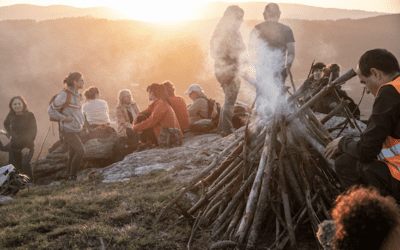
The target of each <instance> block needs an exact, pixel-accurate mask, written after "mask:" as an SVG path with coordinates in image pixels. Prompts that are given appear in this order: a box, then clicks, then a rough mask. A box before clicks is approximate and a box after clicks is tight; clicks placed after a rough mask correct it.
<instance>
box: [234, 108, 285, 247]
mask: <svg viewBox="0 0 400 250" xmlns="http://www.w3.org/2000/svg"><path fill="white" fill-rule="evenodd" d="M276 120H278V117H276V113H275V114H274V115H273V117H272V122H271V126H272V128H271V136H270V138H268V137H265V138H266V139H265V143H264V149H263V152H262V155H261V161H260V164H259V166H258V170H257V175H256V177H255V179H254V182H253V186H252V188H251V192H250V196H249V199H248V201H247V205H246V215H245V216H244V217H243V219H242V221H241V222H240V226H239V229H238V231H237V232H236V236H235V237H236V238H237V241H238V243H239V244H241V243H243V241H244V239H245V237H246V234H247V231H248V229H249V227H250V225H251V223H252V221H253V216H254V212H255V209H256V204H257V200H258V195H259V192H260V186H261V180H262V176H263V174H265V175H267V176H270V174H271V170H272V167H271V165H272V164H271V163H272V161H273V154H274V148H275V143H276V137H277V128H276V127H277V126H276V123H277V122H276ZM268 139H269V140H268ZM266 165H267V166H268V168H267V169H266V171H265V173H264V168H265V166H266Z"/></svg>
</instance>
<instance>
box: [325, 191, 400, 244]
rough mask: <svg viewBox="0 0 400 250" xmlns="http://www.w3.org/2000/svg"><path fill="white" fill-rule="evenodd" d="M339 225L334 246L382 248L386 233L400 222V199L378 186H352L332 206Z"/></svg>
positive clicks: (336, 222)
mask: <svg viewBox="0 0 400 250" xmlns="http://www.w3.org/2000/svg"><path fill="white" fill-rule="evenodd" d="M332 218H333V220H334V222H335V225H336V233H335V235H334V237H333V249H336V250H342V249H343V250H344V249H353V250H358V249H360V250H361V249H363V250H364V249H380V246H381V244H382V243H383V241H384V239H385V238H386V236H387V235H388V234H389V233H390V231H391V230H392V229H393V228H395V227H396V226H398V225H399V223H400V217H399V213H398V209H397V206H396V201H395V200H394V199H393V198H392V197H390V196H387V197H383V196H381V195H380V194H379V191H378V190H376V189H375V188H372V187H370V188H365V187H352V188H351V189H350V190H348V191H347V192H345V193H344V194H342V195H340V196H339V197H338V198H337V199H336V202H335V206H334V208H333V210H332Z"/></svg>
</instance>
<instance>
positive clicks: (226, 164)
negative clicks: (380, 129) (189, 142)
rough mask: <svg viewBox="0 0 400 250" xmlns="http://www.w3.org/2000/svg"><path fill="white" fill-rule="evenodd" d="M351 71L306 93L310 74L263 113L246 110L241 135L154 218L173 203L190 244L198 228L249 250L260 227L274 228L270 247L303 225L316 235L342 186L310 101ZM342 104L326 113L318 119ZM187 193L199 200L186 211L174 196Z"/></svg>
mask: <svg viewBox="0 0 400 250" xmlns="http://www.w3.org/2000/svg"><path fill="white" fill-rule="evenodd" d="M354 76H355V72H354V71H353V70H350V71H348V72H347V73H346V74H344V75H342V76H341V77H339V78H338V79H336V80H335V81H331V79H327V78H321V79H320V80H318V82H317V83H315V82H314V83H313V84H314V85H317V86H318V87H317V88H316V89H315V91H314V93H312V94H311V95H307V94H306V93H307V91H309V85H310V84H311V82H312V81H311V78H309V79H307V80H306V81H305V82H304V83H303V85H302V86H301V87H300V88H299V89H298V90H297V91H296V92H295V93H293V95H291V96H290V97H289V98H282V99H284V100H283V101H280V103H278V104H277V107H276V108H275V112H274V113H273V114H271V115H270V116H269V117H268V118H262V119H261V118H260V119H256V118H255V117H256V115H254V114H253V115H251V117H252V119H249V121H250V120H251V122H250V123H249V122H248V123H247V124H246V129H245V133H244V135H243V136H241V137H239V138H237V139H236V140H235V141H234V142H233V143H232V144H231V145H229V146H228V147H227V148H226V149H225V150H224V151H223V152H221V153H220V154H219V155H218V157H216V158H215V159H214V161H213V162H212V163H211V164H210V165H209V166H208V167H207V168H206V169H205V170H203V171H202V172H201V173H200V174H198V175H197V176H196V177H194V178H193V179H191V180H190V181H188V182H187V183H186V184H185V185H184V186H183V187H182V189H181V191H180V193H179V194H178V195H177V196H176V197H175V198H174V199H173V200H172V201H171V202H170V203H169V204H168V205H167V206H166V207H164V208H163V209H162V211H161V212H160V214H159V216H158V218H157V221H158V220H159V219H160V217H161V216H162V214H163V213H164V212H165V210H166V209H168V208H169V207H170V206H172V205H174V204H176V205H177V206H178V207H179V209H180V211H181V213H182V218H184V217H186V218H191V219H192V223H193V224H192V225H193V226H192V231H191V236H190V239H189V242H188V245H187V246H188V249H190V244H191V242H192V240H193V238H194V236H195V234H196V232H198V231H199V229H201V230H204V229H206V228H208V229H209V230H210V231H211V238H210V241H215V242H216V243H215V244H213V245H212V247H211V248H212V249H220V248H222V247H231V248H234V247H236V248H237V249H254V248H256V246H257V241H258V240H259V238H260V236H261V234H262V233H263V232H265V230H267V231H268V232H273V234H270V235H273V236H272V238H271V239H267V241H268V242H270V244H269V246H268V247H269V248H270V249H282V248H283V247H284V246H285V245H286V244H288V243H289V242H290V248H291V249H296V245H297V244H296V234H297V231H296V230H297V229H299V227H300V226H303V225H304V224H306V225H310V226H311V228H312V230H313V231H314V233H316V232H317V230H318V224H319V223H320V222H322V221H323V220H325V219H331V217H330V215H329V213H328V211H329V210H330V208H331V206H332V204H333V202H334V200H335V198H336V197H337V195H339V194H340V193H341V191H342V190H341V187H340V182H339V180H338V178H337V176H336V173H335V171H334V166H333V161H332V160H328V159H326V158H325V157H324V149H325V147H326V145H327V144H328V143H329V142H330V141H331V140H332V138H331V136H330V134H329V132H328V131H327V130H326V129H325V128H324V127H323V126H322V123H321V121H319V120H318V119H317V117H316V116H315V114H314V113H313V112H312V111H311V109H310V107H312V106H313V105H314V104H315V103H316V102H317V101H318V100H320V99H321V98H322V97H323V96H325V95H326V94H327V93H329V92H331V91H335V88H336V87H337V86H339V85H341V84H343V83H345V82H346V81H347V80H349V79H351V78H352V77H354ZM253 105H254V104H253ZM339 106H340V108H341V109H342V110H344V111H345V113H346V114H347V115H348V117H347V122H349V123H350V124H351V125H353V126H357V123H356V122H355V118H354V117H353V116H352V114H351V112H349V110H348V108H347V106H346V102H344V101H341V104H340V105H339ZM342 110H334V111H332V113H331V114H329V115H327V116H326V117H327V118H326V119H323V122H326V121H327V120H329V118H330V117H332V116H333V115H334V112H342ZM253 113H254V112H253ZM354 124H355V125H354ZM229 152H230V154H229V156H228V157H226V158H225V160H224V161H223V162H222V163H220V164H219V162H220V161H221V160H222V158H223V157H224V156H225V155H226V154H227V153H229ZM187 192H192V193H196V194H198V195H199V196H200V199H199V200H198V202H197V203H196V204H195V205H194V206H193V207H191V208H190V209H189V210H188V211H185V210H183V209H182V208H181V207H180V206H179V205H178V203H177V201H178V200H179V199H181V198H182V197H183V196H184V195H185V194H186V193H187ZM157 221H156V223H157ZM263 240H265V239H264V238H263Z"/></svg>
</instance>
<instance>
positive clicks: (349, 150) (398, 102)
mask: <svg viewBox="0 0 400 250" xmlns="http://www.w3.org/2000/svg"><path fill="white" fill-rule="evenodd" d="M357 75H358V78H359V79H360V82H361V83H362V84H364V85H365V88H366V91H367V93H371V94H373V95H374V96H375V101H374V104H373V107H372V114H371V116H370V118H369V119H368V122H367V128H366V129H365V131H364V132H363V133H361V136H360V137H359V138H358V137H351V136H344V137H340V138H337V139H335V140H333V141H332V142H331V143H329V144H328V145H327V147H326V149H325V157H330V158H332V157H335V156H337V155H339V154H341V155H340V156H339V157H338V158H337V159H336V160H335V168H336V172H337V174H338V176H339V178H340V180H341V182H342V185H343V187H344V188H349V187H350V186H352V185H356V184H369V185H372V186H375V187H376V188H378V189H379V190H380V191H381V193H382V194H383V195H391V196H393V197H394V198H395V199H396V200H397V202H400V67H399V62H398V61H397V59H396V57H395V56H394V55H393V54H392V53H390V52H389V51H387V50H385V49H374V50H370V51H367V52H365V53H364V55H362V56H361V58H360V61H359V63H358V68H357Z"/></svg>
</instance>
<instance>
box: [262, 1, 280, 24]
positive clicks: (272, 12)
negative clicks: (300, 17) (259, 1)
mask: <svg viewBox="0 0 400 250" xmlns="http://www.w3.org/2000/svg"><path fill="white" fill-rule="evenodd" d="M263 15H264V19H265V20H271V19H273V20H276V21H278V20H279V18H280V17H281V11H280V10H279V6H278V5H277V4H276V3H269V4H267V6H265V9H264V13H263Z"/></svg>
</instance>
